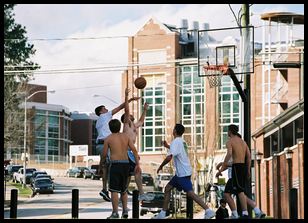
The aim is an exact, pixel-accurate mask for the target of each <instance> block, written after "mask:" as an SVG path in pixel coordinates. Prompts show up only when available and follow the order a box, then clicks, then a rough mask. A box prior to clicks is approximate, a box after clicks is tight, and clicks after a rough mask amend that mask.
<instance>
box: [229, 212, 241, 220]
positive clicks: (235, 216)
mask: <svg viewBox="0 0 308 223" xmlns="http://www.w3.org/2000/svg"><path fill="white" fill-rule="evenodd" d="M230 218H231V219H238V218H239V216H238V215H234V214H233V213H232V214H231V217H230Z"/></svg>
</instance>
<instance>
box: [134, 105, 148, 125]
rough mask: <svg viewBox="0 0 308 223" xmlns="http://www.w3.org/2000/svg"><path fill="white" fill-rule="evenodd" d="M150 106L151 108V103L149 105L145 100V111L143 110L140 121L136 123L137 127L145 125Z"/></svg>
mask: <svg viewBox="0 0 308 223" xmlns="http://www.w3.org/2000/svg"><path fill="white" fill-rule="evenodd" d="M148 108H149V105H148V103H146V102H145V103H144V105H143V112H142V114H141V116H140V118H139V120H138V122H137V123H136V127H140V126H142V125H143V123H144V119H145V116H146V113H147V110H148Z"/></svg>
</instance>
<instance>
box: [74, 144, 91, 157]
mask: <svg viewBox="0 0 308 223" xmlns="http://www.w3.org/2000/svg"><path fill="white" fill-rule="evenodd" d="M87 155H88V145H70V156H87Z"/></svg>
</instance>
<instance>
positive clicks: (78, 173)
mask: <svg viewBox="0 0 308 223" xmlns="http://www.w3.org/2000/svg"><path fill="white" fill-rule="evenodd" d="M85 169H87V170H89V168H87V167H73V168H72V169H68V170H67V171H66V176H67V177H75V178H77V177H83V174H84V170H85Z"/></svg>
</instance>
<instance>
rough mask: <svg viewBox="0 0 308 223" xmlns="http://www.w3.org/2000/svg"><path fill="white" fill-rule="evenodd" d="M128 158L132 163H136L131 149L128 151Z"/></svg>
mask: <svg viewBox="0 0 308 223" xmlns="http://www.w3.org/2000/svg"><path fill="white" fill-rule="evenodd" d="M127 156H128V159H130V161H132V162H133V163H136V159H135V156H134V153H133V151H132V150H131V149H128V151H127Z"/></svg>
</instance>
